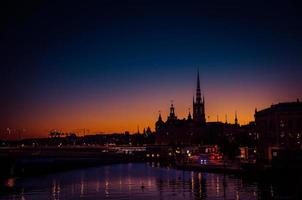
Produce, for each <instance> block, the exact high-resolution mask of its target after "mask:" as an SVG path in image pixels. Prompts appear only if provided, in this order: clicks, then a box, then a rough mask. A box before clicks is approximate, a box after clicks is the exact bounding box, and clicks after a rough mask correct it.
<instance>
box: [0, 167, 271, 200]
mask: <svg viewBox="0 0 302 200" xmlns="http://www.w3.org/2000/svg"><path fill="white" fill-rule="evenodd" d="M5 184H6V188H8V190H6V192H4V191H2V192H1V193H2V194H1V193H0V194H1V195H0V199H1V200H2V199H3V200H4V199H5V200H17V199H21V200H28V199H33V200H35V199H36V200H41V199H52V200H59V199H113V200H124V199H125V200H126V199H134V200H141V199H143V200H149V199H150V200H155V199H160V200H164V199H167V200H170V199H171V200H172V199H173V200H177V199H182V200H183V199H185V200H186V199H207V200H214V199H218V200H219V199H236V200H239V199H248V200H253V199H274V195H275V194H274V189H273V187H272V185H269V184H268V185H262V184H257V183H255V182H247V181H245V180H243V179H240V178H238V177H234V176H228V175H223V174H212V173H200V172H190V171H180V170H175V169H172V168H167V167H159V166H158V165H156V164H154V163H152V164H119V165H108V166H100V167H95V168H87V169H81V170H73V171H68V172H60V173H55V174H50V175H43V176H39V177H34V178H24V179H9V180H7V181H6V183H5Z"/></svg>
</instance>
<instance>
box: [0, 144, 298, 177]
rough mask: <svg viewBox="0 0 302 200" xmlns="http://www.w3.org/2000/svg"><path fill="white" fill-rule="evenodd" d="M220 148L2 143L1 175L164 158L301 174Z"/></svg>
mask: <svg viewBox="0 0 302 200" xmlns="http://www.w3.org/2000/svg"><path fill="white" fill-rule="evenodd" d="M216 148H217V147H215V146H206V147H198V146H183V147H179V146H168V145H144V146H130V145H121V146H116V145H89V146H59V147H58V146H44V147H43V146H40V147H1V148H0V160H1V178H8V177H16V176H17V177H18V176H28V175H36V174H40V173H50V172H54V171H62V170H70V169H75V168H85V167H91V166H97V165H104V164H117V163H130V162H160V163H164V164H166V165H169V166H171V167H174V168H177V169H181V170H191V171H200V172H213V173H226V174H236V175H242V176H246V175H253V176H259V177H261V178H263V176H267V177H268V176H271V175H272V176H273V175H274V174H276V173H280V172H282V174H287V173H294V174H296V175H297V176H299V174H300V173H301V165H299V164H295V165H286V166H281V167H280V165H278V163H277V164H276V163H271V164H261V163H256V162H254V161H247V160H242V159H241V160H240V159H235V160H230V159H227V158H225V157H224V156H223V155H222V154H221V153H219V152H218V151H217V149H216ZM205 151H206V152H208V153H205ZM281 163H283V162H281Z"/></svg>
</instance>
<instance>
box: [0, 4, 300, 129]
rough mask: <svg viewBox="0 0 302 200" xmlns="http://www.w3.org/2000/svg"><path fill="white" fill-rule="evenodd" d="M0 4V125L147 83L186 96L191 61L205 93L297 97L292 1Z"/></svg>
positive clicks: (141, 89) (296, 21)
mask: <svg viewBox="0 0 302 200" xmlns="http://www.w3.org/2000/svg"><path fill="white" fill-rule="evenodd" d="M201 2H202V3H201ZM1 4H3V6H1V7H2V9H1V11H2V12H1V33H0V36H1V41H0V42H1V44H0V45H1V46H0V53H1V54H0V55H1V60H0V64H1V71H0V72H1V82H0V83H1V86H0V89H1V94H2V98H1V101H0V102H1V110H2V112H3V113H4V115H5V116H6V117H5V119H4V120H2V124H1V127H6V126H14V124H15V123H16V124H18V121H20V120H21V121H22V119H24V118H27V117H28V116H30V115H31V114H29V113H31V112H33V113H35V112H37V113H41V110H43V108H44V109H45V113H43V115H47V112H46V110H47V108H49V107H52V106H55V105H61V106H62V107H64V105H67V104H72V103H75V102H80V103H79V104H81V105H84V104H85V101H87V102H86V103H87V104H89V103H91V102H90V101H93V100H91V99H94V98H96V100H95V101H98V102H99V103H100V104H102V105H108V107H110V106H109V105H110V104H109V103H108V102H110V101H111V99H120V101H122V100H123V98H126V97H127V96H129V94H130V95H133V94H137V93H139V94H141V96H145V97H146V98H147V97H148V98H150V97H149V96H148V95H146V93H147V91H148V90H149V91H158V92H159V93H160V94H162V93H166V94H167V96H168V97H170V98H168V99H167V102H169V100H170V99H172V98H173V99H174V98H175V99H177V98H179V97H178V95H176V91H177V90H178V88H179V91H181V92H180V94H179V96H181V95H183V93H182V92H183V91H185V90H186V91H188V93H189V94H190V96H188V98H189V99H191V94H193V91H194V85H193V84H194V83H195V76H196V71H197V68H199V70H200V72H201V77H202V83H203V84H202V85H203V89H204V90H205V92H206V93H208V94H209V95H210V93H211V91H213V93H215V91H214V90H215V88H219V90H217V91H216V92H217V93H218V91H221V90H222V88H224V87H225V88H226V90H233V89H236V88H237V89H238V90H239V91H242V90H244V89H245V87H244V86H248V87H251V88H253V90H257V88H263V87H264V88H266V87H267V89H266V90H263V91H262V92H265V91H271V92H272V96H270V99H266V100H263V101H262V102H265V103H267V102H274V101H282V100H284V101H286V100H289V99H293V100H294V99H295V98H298V97H301V95H302V93H301V91H302V86H301V85H302V81H301V74H302V69H301V64H302V40H301V39H302V16H301V13H302V12H301V3H299V1H280V2H279V1H265V3H264V2H263V1H228V2H226V1H208V3H206V2H204V1H190V2H188V1H165V2H163V1H109V0H108V1H9V3H7V4H5V3H1ZM4 4H5V5H4ZM252 86H254V87H252ZM210 89H211V91H209V90H210ZM163 90H164V91H163ZM174 90H175V93H174V92H171V93H169V91H174ZM152 95H153V98H156V96H157V94H156V93H155V94H154V93H153V94H152ZM221 95H222V94H221ZM242 95H243V96H244V95H245V94H242ZM159 96H160V95H159ZM216 96H217V95H215V97H216ZM257 97H259V95H257ZM98 98H101V99H102V100H100V101H99V99H98ZM220 98H223V96H221V97H220ZM87 99H88V100H87ZM128 100H129V99H128ZM210 100H211V101H213V100H214V99H210ZM132 101H133V100H132ZM93 102H94V101H93ZM129 102H131V100H129ZM255 102H258V101H257V100H255ZM259 102H261V100H260V101H259ZM259 102H258V104H257V103H255V105H250V107H251V109H254V107H255V106H257V105H259ZM94 103H95V102H94ZM117 103H119V102H117ZM154 103H155V102H154ZM188 104H190V102H188ZM154 109H155V113H156V112H157V110H156V109H157V105H154ZM160 109H162V108H160ZM38 111H39V112H38ZM37 113H36V114H35V115H39V114H37ZM81 113H83V111H81ZM49 120H50V119H49ZM28 123H29V122H28ZM150 123H152V122H150ZM21 124H22V123H21ZM16 126H18V127H20V126H25V125H23V124H22V125H16ZM54 126H55V125H54ZM100 129H101V128H100Z"/></svg>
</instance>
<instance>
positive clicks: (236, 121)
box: [235, 111, 238, 125]
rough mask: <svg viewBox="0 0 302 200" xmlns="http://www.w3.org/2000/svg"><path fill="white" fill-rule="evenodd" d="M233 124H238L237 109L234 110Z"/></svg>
mask: <svg viewBox="0 0 302 200" xmlns="http://www.w3.org/2000/svg"><path fill="white" fill-rule="evenodd" d="M235 125H238V118H237V111H235Z"/></svg>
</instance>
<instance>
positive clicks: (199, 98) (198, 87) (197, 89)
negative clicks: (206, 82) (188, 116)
mask: <svg viewBox="0 0 302 200" xmlns="http://www.w3.org/2000/svg"><path fill="white" fill-rule="evenodd" d="M196 102H197V103H200V102H201V92H200V80H199V70H198V71H197V88H196Z"/></svg>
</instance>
